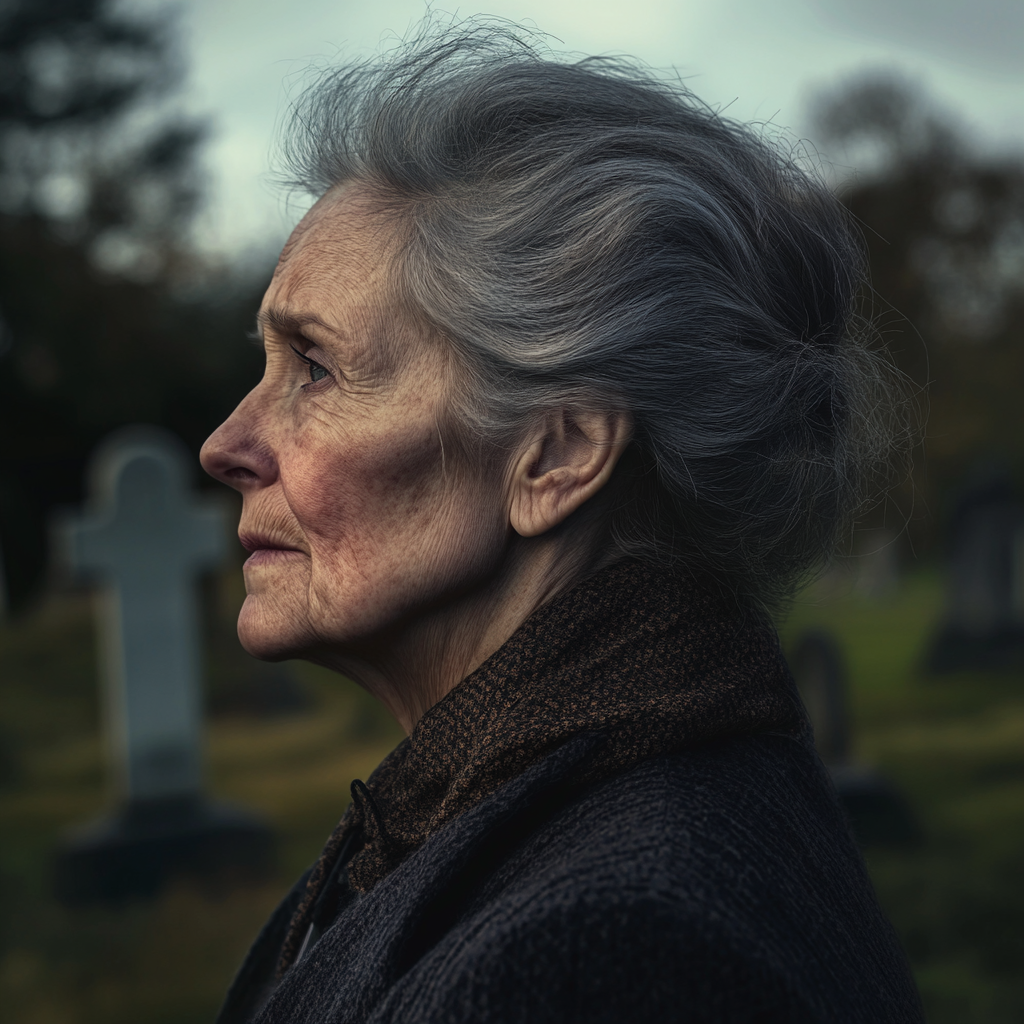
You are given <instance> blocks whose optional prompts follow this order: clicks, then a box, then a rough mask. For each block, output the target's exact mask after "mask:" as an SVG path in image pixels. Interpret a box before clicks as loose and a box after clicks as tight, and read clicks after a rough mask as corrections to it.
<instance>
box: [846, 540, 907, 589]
mask: <svg viewBox="0 0 1024 1024" xmlns="http://www.w3.org/2000/svg"><path fill="white" fill-rule="evenodd" d="M855 550H856V572H857V582H856V587H857V590H858V591H860V593H862V594H863V595H864V596H865V597H869V598H872V599H873V600H880V599H884V598H886V597H890V596H891V595H892V594H894V593H895V592H896V590H897V589H898V588H899V581H900V557H899V556H900V550H899V536H898V535H897V534H896V533H894V532H893V531H892V530H886V529H877V530H863V531H861V532H859V533H858V534H857V536H856V548H855Z"/></svg>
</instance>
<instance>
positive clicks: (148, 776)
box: [56, 427, 272, 903]
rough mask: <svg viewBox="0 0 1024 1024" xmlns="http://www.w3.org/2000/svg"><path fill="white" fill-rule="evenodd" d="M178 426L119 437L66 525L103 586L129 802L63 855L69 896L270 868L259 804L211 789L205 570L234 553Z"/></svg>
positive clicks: (112, 726)
mask: <svg viewBox="0 0 1024 1024" xmlns="http://www.w3.org/2000/svg"><path fill="white" fill-rule="evenodd" d="M191 463H192V460H191V458H190V457H189V455H188V452H187V451H186V450H185V448H184V446H183V445H182V444H181V442H180V441H178V439H177V438H175V437H174V436H173V435H171V434H168V433H166V432H164V431H160V430H158V429H156V428H152V427H133V428H128V429H126V430H123V431H120V432H118V433H116V434H114V435H112V436H111V437H110V438H108V439H107V440H106V441H105V442H104V443H103V444H102V445H101V446H100V448H99V449H98V451H97V452H96V454H95V456H94V458H93V462H92V467H91V474H90V504H89V507H88V509H87V511H86V512H85V514H83V515H75V516H70V517H66V518H65V519H64V521H63V522H62V523H59V524H58V533H57V540H58V543H59V544H60V546H61V548H62V553H63V556H64V561H65V562H66V566H67V568H69V569H70V570H71V571H72V573H73V574H74V575H75V576H76V577H78V578H79V579H83V580H85V581H87V582H89V583H92V584H94V585H96V586H97V587H98V588H99V589H100V595H99V597H100V600H99V602H98V611H99V615H98V618H99V622H98V627H99V633H100V656H101V669H102V675H103V687H104V691H105V703H106V714H107V728H108V734H109V737H110V741H111V753H112V760H113V766H114V771H115V775H116V778H117V781H118V789H119V794H118V795H119V798H120V804H119V807H118V809H117V810H116V812H115V813H114V814H113V815H112V816H109V817H106V818H103V819H100V820H99V821H97V822H93V823H92V824H91V825H89V826H87V827H85V828H84V829H81V830H79V832H78V833H77V834H76V835H75V836H74V837H72V838H71V840H70V841H69V842H67V843H66V844H65V846H64V848H63V849H62V850H61V851H60V853H59V855H58V859H57V867H56V871H57V877H56V885H57V892H58V895H59V896H60V897H61V898H62V899H63V900H65V901H66V902H71V903H75V902H83V901H88V900H95V899H100V900H108V901H110V900H113V901H118V900H121V899H124V898H129V897H137V896H146V895H150V894H152V893H154V892H156V891H157V890H158V889H159V888H160V886H161V884H162V883H163V882H164V880H165V879H166V878H167V877H168V876H169V875H171V874H173V873H176V872H181V871H185V872H188V873H191V874H197V873H198V874H207V875H208V874H221V873H223V870H224V869H225V868H235V867H238V866H243V867H249V868H257V869H258V868H261V867H262V866H263V865H264V863H265V862H266V860H267V859H268V857H269V854H270V849H271V843H272V836H271V834H270V832H269V830H268V829H267V827H266V826H265V825H264V824H263V823H262V822H260V821H258V820H257V819H255V818H253V817H252V816H251V815H250V814H248V813H246V812H245V811H243V810H241V809H238V808H233V807H230V806H225V805H221V804H214V803H211V802H209V801H207V800H206V799H205V798H204V797H203V792H202V791H203V778H202V694H201V687H200V664H201V658H200V650H199V631H198V622H197V618H198V609H197V605H196V599H195V583H196V578H197V576H198V575H199V574H200V573H201V572H202V571H203V570H205V569H210V568H213V567H215V566H216V565H218V564H219V563H220V562H221V561H222V559H223V558H224V556H225V554H226V549H227V545H226V522H225V516H224V513H223V511H222V509H221V508H220V507H219V505H217V504H216V503H215V502H211V501H203V500H199V499H197V498H196V497H194V496H193V495H192V493H191V491H190V488H189V476H190V469H191Z"/></svg>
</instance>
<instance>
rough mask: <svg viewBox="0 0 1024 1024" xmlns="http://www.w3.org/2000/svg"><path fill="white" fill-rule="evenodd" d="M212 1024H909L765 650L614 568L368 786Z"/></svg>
mask: <svg viewBox="0 0 1024 1024" xmlns="http://www.w3.org/2000/svg"><path fill="white" fill-rule="evenodd" d="M353 797H354V799H353V802H352V805H351V806H350V807H349V809H348V811H347V812H346V813H345V815H344V816H343V817H342V820H341V822H340V823H339V825H338V827H337V828H336V829H335V831H334V833H333V834H332V835H331V837H330V838H329V840H328V842H327V844H326V846H325V848H324V852H323V854H322V855H321V857H320V859H319V860H318V862H317V864H316V865H314V867H313V869H312V870H311V871H310V872H308V873H307V875H306V876H304V877H303V879H300V882H299V883H298V884H297V885H296V887H295V888H294V889H293V890H292V892H291V893H290V894H289V895H288V896H287V897H286V898H285V900H284V901H283V902H282V904H281V906H280V907H279V908H278V910H277V911H276V912H275V914H274V916H273V917H272V918H271V920H270V921H269V922H268V924H267V926H266V927H265V928H264V930H263V932H262V933H261V935H260V937H259V938H258V939H257V942H256V944H255V945H254V947H253V949H252V951H251V952H250V954H249V957H248V958H247V960H246V962H245V964H243V967H242V969H241V971H240V972H239V975H238V977H237V978H236V980H235V983H234V984H233V986H232V989H231V991H230V992H229V995H228V999H227V1001H226V1003H225V1007H224V1009H223V1010H222V1013H221V1017H220V1018H219V1020H220V1021H221V1022H222V1024H235V1022H241V1021H249V1020H256V1021H259V1022H260V1024H270V1022H275V1024H277V1022H280V1024H284V1022H295V1024H298V1022H307V1021H308V1022H312V1021H318V1022H319V1021H336V1022H339V1024H340V1022H356V1021H358V1022H363V1021H366V1022H370V1021H374V1022H378V1021H379V1022H384V1021H394V1022H399V1021H401V1022H406V1021H408V1022H419V1021H423V1022H428V1021H431V1022H432V1021H452V1022H454V1021H460V1022H462V1021H464V1022H467V1024H468V1022H470V1021H473V1022H478V1021H480V1022H482V1021H495V1022H505V1021H520V1020H522V1021H527V1020H529V1021H531V1022H535V1021H541V1022H546V1021H550V1022H552V1024H553V1022H556V1021H558V1022H561V1021H577V1020H578V1021H588V1022H589V1021H598V1022H600V1021H607V1022H608V1024H612V1022H620V1021H621V1022H625V1021H634V1020H641V1019H643V1017H644V1016H645V1015H650V1016H653V1018H654V1019H658V1020H667V1021H676V1020H678V1021H709V1022H710V1021H751V1022H752V1021H776V1020H778V1021H823V1022H824V1021H851V1022H852V1021H865V1022H867V1021H919V1020H921V1019H922V1018H921V1011H920V1007H919V1004H918V1000H917V996H916V992H915V990H914V986H913V982H912V981H911V979H910V976H909V971H908V969H907V966H906V963H905V960H904V958H903V955H902V952H901V950H900V948H899V945H898V943H897V941H896V939H895V937H894V935H893V933H892V930H891V928H890V926H889V925H888V923H887V922H886V921H885V920H884V918H883V916H882V914H881V912H880V910H879V908H878V906H877V903H876V901H875V899H874V895H873V893H872V891H871V886H870V883H869V881H868V879H867V877H866V874H865V872H864V869H863V865H862V863H861V861H860V857H859V855H858V853H857V851H856V849H855V848H854V846H853V844H852V842H851V840H850V837H849V834H848V831H847V829H846V826H845V823H844V821H843V818H842V814H841V812H840V810H839V807H838V804H837V801H836V798H835V794H834V792H833V790H832V788H831V785H830V783H829V781H828V778H827V774H826V773H825V771H824V769H823V768H822V766H821V764H820V762H819V761H818V759H817V756H816V755H815V753H814V750H813V746H812V744H811V740H810V736H809V729H808V727H807V723H806V717H805V716H804V714H803V710H802V707H801V705H800V702H799V698H798V697H797V695H796V691H795V687H794V686H793V683H792V679H791V678H790V676H789V673H788V671H787V669H786V667H785V663H784V661H783V659H782V656H781V653H780V651H779V647H778V642H777V639H776V637H775V634H774V631H773V630H772V628H771V627H770V626H769V625H767V624H766V623H764V622H762V621H760V620H758V619H755V618H748V619H746V620H739V619H737V618H736V617H735V616H733V615H730V614H729V613H728V611H727V610H726V609H725V608H723V607H722V606H720V605H718V604H717V603H716V602H715V601H714V600H712V599H711V598H709V597H707V596H706V595H702V594H695V593H694V592H693V591H692V590H691V589H690V588H688V586H687V584H686V582H685V581H683V580H680V579H679V578H677V577H675V576H673V575H671V574H669V573H667V572H660V571H658V570H655V569H652V568H650V567H646V566H643V565H639V564H636V563H631V562H627V563H620V564H619V565H616V566H614V567H611V568H609V569H606V570H604V571H603V572H601V573H599V574H597V575H595V576H594V577H593V578H591V579H590V580H588V581H586V582H585V583H583V584H582V585H580V586H579V587H577V588H575V589H574V590H572V591H570V592H569V593H567V594H564V595H562V596H561V597H560V598H559V599H556V600H555V601H553V602H552V603H551V604H549V605H547V606H545V607H544V608H542V609H540V610H539V611H538V612H537V613H536V614H535V615H533V616H532V617H531V618H530V619H529V620H528V621H527V622H526V623H525V624H524V625H523V626H522V627H521V628H520V629H519V630H518V631H517V632H516V633H515V634H514V635H513V637H512V638H511V639H510V640H509V641H508V642H507V643H506V644H505V645H504V646H503V647H502V648H501V649H500V650H499V651H498V652H496V654H495V655H493V656H492V657H491V658H490V659H488V661H487V662H485V663H484V665H482V666H481V667H480V668H479V669H478V670H477V671H476V672H474V673H473V674H472V675H471V676H469V677H468V678H467V679H466V680H464V681H463V682H462V683H461V684H460V685H459V686H457V687H456V688H455V689H453V690H452V691H451V693H449V694H448V695H447V696H446V697H445V698H444V699H443V700H442V701H440V702H438V704H437V705H435V706H434V707H433V708H432V709H431V710H430V711H429V712H428V713H427V714H426V715H425V716H424V717H423V719H422V720H421V721H420V723H419V724H418V725H417V727H416V729H415V730H414V732H413V734H412V736H410V737H409V738H408V739H407V740H405V741H404V742H403V743H401V744H400V745H399V746H398V747H397V748H396V750H395V751H393V752H392V754H390V755H389V756H388V757H387V758H386V759H385V760H384V761H383V762H382V763H381V765H380V767H379V768H378V769H377V771H376V772H374V774H373V775H372V776H371V777H370V778H369V779H368V780H367V784H366V785H365V786H364V785H363V784H362V783H354V784H353Z"/></svg>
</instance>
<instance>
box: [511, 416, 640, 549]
mask: <svg viewBox="0 0 1024 1024" xmlns="http://www.w3.org/2000/svg"><path fill="white" fill-rule="evenodd" d="M632 433H633V420H632V417H631V416H630V415H629V413H627V412H624V411H622V410H608V409H603V410H599V411H598V410H587V411H580V410H569V409H560V410H558V411H557V412H553V413H551V414H550V415H548V416H546V417H545V418H544V420H543V421H542V423H541V425H540V430H539V432H538V434H537V435H536V436H535V438H534V440H533V441H532V442H531V444H530V445H529V447H528V448H527V449H526V451H525V452H523V454H522V455H521V456H520V457H519V459H517V460H516V463H515V466H514V469H513V478H512V492H511V497H512V501H511V510H510V521H511V525H512V528H513V529H514V530H515V531H516V533H518V534H519V535H520V536H522V537H536V536H538V535H540V534H542V533H546V532H547V531H548V530H550V529H552V528H553V527H555V526H557V525H558V524H559V523H560V522H562V521H563V520H564V519H566V518H568V517H569V516H570V515H572V513H573V512H575V511H576V509H578V508H579V507H580V506H581V505H582V504H583V503H584V502H585V501H586V500H587V499H588V498H591V497H593V495H594V494H596V493H597V492H598V491H599V490H600V489H601V488H602V487H603V486H604V485H605V484H606V483H607V482H608V480H609V478H610V477H611V475H612V470H614V469H615V465H616V463H617V462H618V461H619V457H620V456H621V455H622V453H623V452H624V451H625V450H626V446H627V445H628V444H629V442H630V438H631V437H632Z"/></svg>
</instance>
